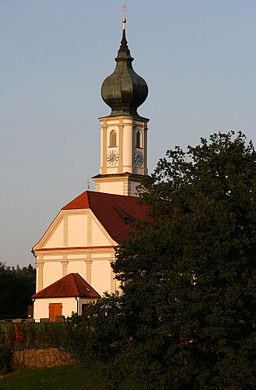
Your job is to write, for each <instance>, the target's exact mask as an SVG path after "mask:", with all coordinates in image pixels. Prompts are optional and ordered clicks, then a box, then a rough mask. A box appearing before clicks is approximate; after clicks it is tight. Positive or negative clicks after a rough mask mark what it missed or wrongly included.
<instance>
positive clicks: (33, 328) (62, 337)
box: [0, 322, 72, 350]
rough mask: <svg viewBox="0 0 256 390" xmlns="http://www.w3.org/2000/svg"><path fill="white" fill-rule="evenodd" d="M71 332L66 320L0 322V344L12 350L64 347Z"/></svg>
mask: <svg viewBox="0 0 256 390" xmlns="http://www.w3.org/2000/svg"><path fill="white" fill-rule="evenodd" d="M71 333H72V327H71V324H70V323H68V322H65V323H56V322H54V323H19V324H0V345H3V346H7V347H11V348H12V349H13V350H22V349H29V348H48V347H64V346H65V345H66V344H67V343H68V341H69V339H70V337H71Z"/></svg>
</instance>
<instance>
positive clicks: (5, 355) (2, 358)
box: [0, 344, 13, 374]
mask: <svg viewBox="0 0 256 390" xmlns="http://www.w3.org/2000/svg"><path fill="white" fill-rule="evenodd" d="M12 356H13V350H12V349H11V347H10V346H9V345H6V344H2V345H1V346H0V373H1V374H7V373H8V372H10V371H11V370H12Z"/></svg>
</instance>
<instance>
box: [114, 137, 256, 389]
mask: <svg viewBox="0 0 256 390" xmlns="http://www.w3.org/2000/svg"><path fill="white" fill-rule="evenodd" d="M142 187H143V191H144V193H143V195H142V196H141V202H143V203H144V204H146V205H148V207H149V217H148V219H147V220H146V221H141V222H137V223H136V224H135V226H133V227H132V229H131V232H130V234H129V238H128V239H127V240H126V241H125V242H123V244H122V245H121V246H120V247H118V248H117V260H116V262H115V263H114V264H113V269H114V271H115V272H116V273H117V279H118V280H120V281H121V282H122V284H123V287H122V290H123V298H122V299H123V301H122V306H121V308H120V310H121V311H122V316H123V317H122V318H123V324H125V328H126V330H127V334H128V335H129V336H130V337H129V340H132V342H130V343H126V341H125V340H123V341H124V345H126V348H124V350H125V352H124V353H125V356H126V370H128V371H127V375H129V374H130V375H132V376H134V375H135V376H137V379H138V380H139V381H142V382H143V381H144V383H146V384H147V387H146V388H147V389H255V388H256V310H255V309H256V153H255V150H254V147H253V145H252V143H251V142H250V143H249V144H247V143H246V139H245V136H244V135H243V134H241V133H238V134H237V135H235V134H234V133H233V132H229V133H227V134H221V133H218V134H213V135H212V136H210V139H209V141H208V140H206V139H204V138H202V139H201V144H200V145H198V146H196V147H191V146H189V147H188V149H187V152H184V151H182V150H181V149H180V148H178V147H176V148H175V150H173V151H171V150H169V151H168V152H167V155H166V158H164V159H161V160H160V161H159V163H158V165H157V168H156V170H155V172H154V174H153V175H152V176H150V177H148V178H146V179H145V181H144V182H143V184H142ZM126 340H127V338H126ZM125 343H126V344H125ZM120 359H121V358H120V357H119V363H118V364H119V365H120ZM127 361H129V365H128V366H129V369H127ZM112 364H113V362H112Z"/></svg>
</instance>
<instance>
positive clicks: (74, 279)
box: [72, 272, 80, 296]
mask: <svg viewBox="0 0 256 390" xmlns="http://www.w3.org/2000/svg"><path fill="white" fill-rule="evenodd" d="M75 275H78V276H80V275H79V273H78V272H72V277H73V281H74V283H75V286H76V290H77V294H78V296H79V294H80V292H79V288H78V285H77V282H76V278H75Z"/></svg>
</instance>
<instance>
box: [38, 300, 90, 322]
mask: <svg viewBox="0 0 256 390" xmlns="http://www.w3.org/2000/svg"><path fill="white" fill-rule="evenodd" d="M92 301H93V300H92V299H86V298H77V299H76V298H75V297H71V298H70V297H68V298H37V299H35V302H34V319H35V321H36V322H39V321H40V318H49V306H50V304H52V303H60V304H61V305H62V315H63V316H65V317H70V316H71V315H72V314H73V313H78V314H79V315H80V314H82V305H83V304H88V303H89V302H92Z"/></svg>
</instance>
